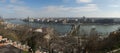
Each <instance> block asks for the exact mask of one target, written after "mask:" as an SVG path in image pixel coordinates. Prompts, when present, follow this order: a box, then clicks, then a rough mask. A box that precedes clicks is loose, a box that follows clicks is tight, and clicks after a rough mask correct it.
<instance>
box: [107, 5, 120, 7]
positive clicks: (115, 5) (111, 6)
mask: <svg viewBox="0 0 120 53" xmlns="http://www.w3.org/2000/svg"><path fill="white" fill-rule="evenodd" d="M109 7H120V6H119V5H109Z"/></svg>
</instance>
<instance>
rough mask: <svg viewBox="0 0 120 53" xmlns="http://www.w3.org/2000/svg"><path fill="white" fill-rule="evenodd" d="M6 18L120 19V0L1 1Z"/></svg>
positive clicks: (0, 10)
mask: <svg viewBox="0 0 120 53" xmlns="http://www.w3.org/2000/svg"><path fill="white" fill-rule="evenodd" d="M0 15H1V16H4V17H28V16H30V17H48V16H51V17H57V16H59V17H70V16H72V17H74V16H75V17H81V16H87V17H96V16H97V17H120V0H0Z"/></svg>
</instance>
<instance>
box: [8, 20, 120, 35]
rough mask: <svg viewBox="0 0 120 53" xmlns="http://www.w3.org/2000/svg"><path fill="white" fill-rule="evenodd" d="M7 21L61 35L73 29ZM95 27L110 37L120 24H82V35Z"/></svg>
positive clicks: (65, 26) (53, 25)
mask: <svg viewBox="0 0 120 53" xmlns="http://www.w3.org/2000/svg"><path fill="white" fill-rule="evenodd" d="M6 21H7V22H10V23H13V24H21V25H29V26H32V27H38V28H39V27H52V28H54V29H55V30H56V31H57V32H59V33H61V34H65V33H67V32H69V31H70V29H71V25H62V24H40V23H28V22H23V21H21V20H6ZM93 26H94V27H95V28H96V31H97V32H98V33H100V34H101V35H108V34H109V33H110V32H113V31H115V30H117V29H118V28H119V27H120V25H118V24H116V25H100V24H99V25H98V24H97V25H96V24H82V25H81V26H80V33H86V34H89V32H90V30H91V28H92V27H93Z"/></svg>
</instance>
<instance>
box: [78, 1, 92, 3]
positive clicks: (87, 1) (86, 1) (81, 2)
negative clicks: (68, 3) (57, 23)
mask: <svg viewBox="0 0 120 53" xmlns="http://www.w3.org/2000/svg"><path fill="white" fill-rule="evenodd" d="M76 2H77V3H91V2H92V0H76Z"/></svg>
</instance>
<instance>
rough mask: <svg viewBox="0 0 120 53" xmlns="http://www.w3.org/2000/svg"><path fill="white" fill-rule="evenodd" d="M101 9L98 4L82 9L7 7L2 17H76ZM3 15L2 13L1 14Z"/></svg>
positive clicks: (88, 5)
mask: <svg viewBox="0 0 120 53" xmlns="http://www.w3.org/2000/svg"><path fill="white" fill-rule="evenodd" d="M98 10H99V8H98V7H97V5H96V4H86V5H85V6H81V7H65V6H46V7H42V8H39V9H37V10H36V9H33V8H30V7H28V6H20V5H7V6H5V7H3V8H2V12H4V13H2V15H3V16H6V17H8V16H9V17H28V16H32V17H47V16H56V17H57V16H59V17H61V16H75V15H76V14H79V13H83V12H95V11H98ZM0 14H1V13H0Z"/></svg>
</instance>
